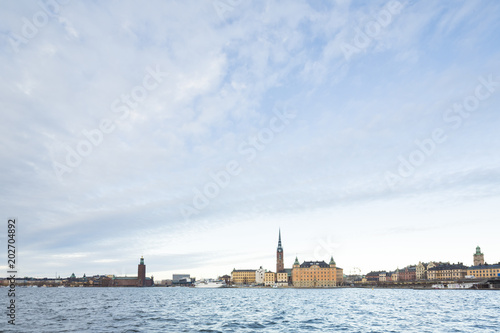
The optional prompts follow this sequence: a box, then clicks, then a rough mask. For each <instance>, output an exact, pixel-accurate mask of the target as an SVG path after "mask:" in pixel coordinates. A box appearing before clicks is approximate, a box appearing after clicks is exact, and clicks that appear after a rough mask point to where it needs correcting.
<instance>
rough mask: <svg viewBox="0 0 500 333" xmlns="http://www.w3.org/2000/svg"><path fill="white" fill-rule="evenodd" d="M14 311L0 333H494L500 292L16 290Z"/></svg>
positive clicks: (498, 322)
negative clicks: (12, 320) (13, 318)
mask: <svg viewBox="0 0 500 333" xmlns="http://www.w3.org/2000/svg"><path fill="white" fill-rule="evenodd" d="M5 291H6V289H5V288H1V289H0V292H5ZM1 299H3V300H4V302H3V303H4V304H6V292H5V293H4V295H2V297H1ZM16 303H17V318H16V326H15V329H12V327H10V326H11V325H7V318H6V316H4V317H3V318H1V322H0V331H2V332H23V333H29V332H36V333H42V332H50V333H55V332H288V333H290V332H340V331H343V332H402V331H410V332H500V319H499V317H500V291H473V290H471V291H468V290H400V289H388V290H387V289H375V290H372V289H341V288H339V289H324V290H321V289H311V290H306V289H192V288H18V289H17V301H16ZM2 307H3V305H2Z"/></svg>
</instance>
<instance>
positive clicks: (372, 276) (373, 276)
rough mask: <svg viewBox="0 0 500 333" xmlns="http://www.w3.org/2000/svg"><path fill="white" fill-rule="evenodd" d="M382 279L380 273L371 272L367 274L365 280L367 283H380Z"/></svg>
mask: <svg viewBox="0 0 500 333" xmlns="http://www.w3.org/2000/svg"><path fill="white" fill-rule="evenodd" d="M379 279H380V271H375V272H373V271H372V272H370V273H368V274H366V276H365V280H366V282H378V281H379Z"/></svg>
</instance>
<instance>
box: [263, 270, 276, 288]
mask: <svg viewBox="0 0 500 333" xmlns="http://www.w3.org/2000/svg"><path fill="white" fill-rule="evenodd" d="M275 283H276V273H274V272H265V273H264V285H265V286H274V284H275Z"/></svg>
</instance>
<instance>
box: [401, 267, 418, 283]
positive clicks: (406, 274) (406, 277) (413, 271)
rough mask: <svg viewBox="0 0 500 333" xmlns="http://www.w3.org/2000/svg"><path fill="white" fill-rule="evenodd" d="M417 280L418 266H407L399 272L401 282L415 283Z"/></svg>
mask: <svg viewBox="0 0 500 333" xmlns="http://www.w3.org/2000/svg"><path fill="white" fill-rule="evenodd" d="M416 278H417V266H406V267H405V268H404V269H402V270H401V271H399V280H400V281H415V279H416Z"/></svg>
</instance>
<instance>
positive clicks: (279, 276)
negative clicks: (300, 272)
mask: <svg viewBox="0 0 500 333" xmlns="http://www.w3.org/2000/svg"><path fill="white" fill-rule="evenodd" d="M276 285H277V286H279V287H285V286H288V273H287V272H279V273H276Z"/></svg>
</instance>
